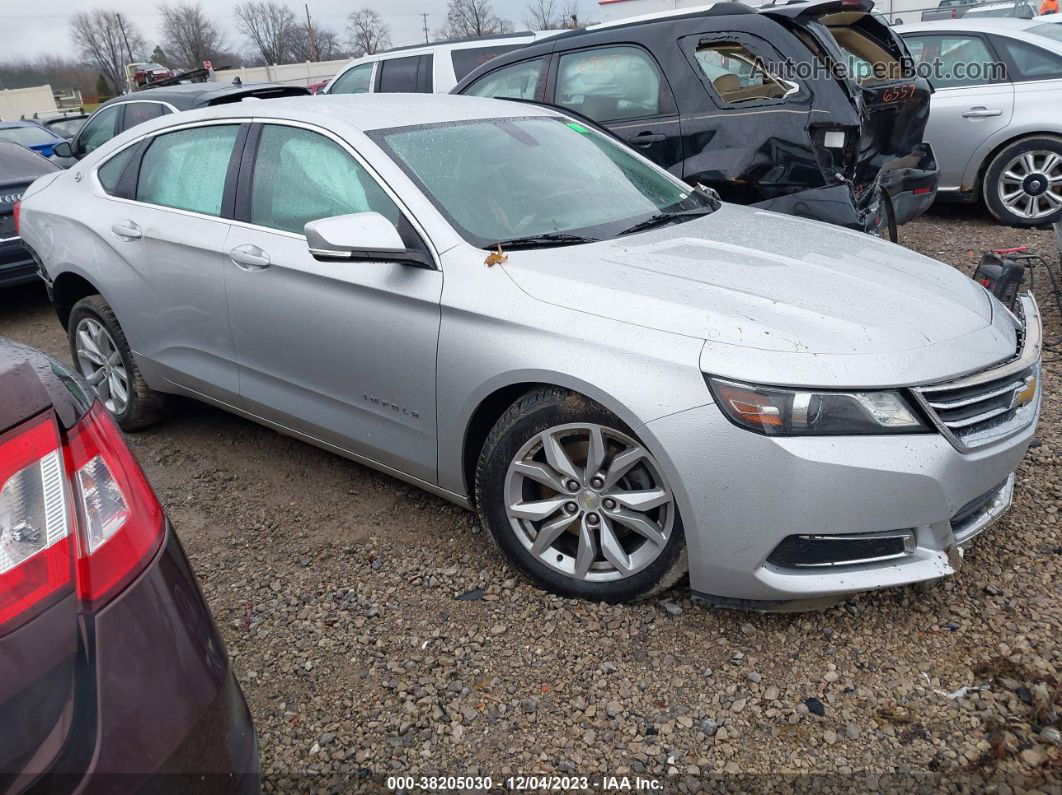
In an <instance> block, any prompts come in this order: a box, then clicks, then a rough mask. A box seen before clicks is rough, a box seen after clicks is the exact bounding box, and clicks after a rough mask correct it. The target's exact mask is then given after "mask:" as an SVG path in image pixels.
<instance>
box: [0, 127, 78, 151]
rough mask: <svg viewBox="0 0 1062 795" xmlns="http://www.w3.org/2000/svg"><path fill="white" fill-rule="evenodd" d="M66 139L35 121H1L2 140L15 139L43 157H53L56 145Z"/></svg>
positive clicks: (0, 133) (0, 132) (0, 136)
mask: <svg viewBox="0 0 1062 795" xmlns="http://www.w3.org/2000/svg"><path fill="white" fill-rule="evenodd" d="M65 140H66V139H65V138H63V137H62V136H61V135H58V134H56V133H53V132H52V131H51V130H49V129H48V128H47V127H44V126H43V125H40V124H37V123H36V122H33V121H4V122H0V141H13V142H15V143H16V144H22V145H23V146H24V147H26V148H27V149H32V150H33V151H34V152H36V153H37V154H39V155H42V156H43V157H51V156H52V150H53V149H54V148H55V145H56V144H58V143H62V142H63V141H65Z"/></svg>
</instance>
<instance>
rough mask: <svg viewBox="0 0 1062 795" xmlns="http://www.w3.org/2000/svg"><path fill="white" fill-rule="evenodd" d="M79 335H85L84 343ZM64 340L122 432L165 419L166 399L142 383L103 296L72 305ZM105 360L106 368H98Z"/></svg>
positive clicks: (79, 367)
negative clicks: (119, 386) (121, 388)
mask: <svg viewBox="0 0 1062 795" xmlns="http://www.w3.org/2000/svg"><path fill="white" fill-rule="evenodd" d="M96 332H99V334H97V333H96ZM82 334H84V335H87V337H88V340H87V341H86V340H85V337H83V336H81V335H82ZM67 337H68V338H69V340H70V357H71V359H72V360H73V362H74V367H75V368H76V369H77V371H78V373H80V374H81V376H82V377H83V378H84V379H85V380H86V381H88V382H89V384H90V386H92V387H93V389H95V391H96V395H97V398H99V400H100V402H101V403H102V404H103V406H104V407H105V408H106V409H107V410H108V411H109V412H110V414H111V416H112V417H114V419H115V421H116V422H117V423H118V425H119V427H121V429H122V430H123V431H136V430H140V429H141V428H146V427H148V426H149V425H152V424H154V423H156V422H158V421H159V420H160V419H161V418H162V417H163V416H165V414H166V409H167V399H166V396H165V395H162V394H160V393H158V392H155V391H154V390H152V389H149V388H148V386H147V384H146V383H144V378H143V376H142V375H141V374H140V369H139V368H138V367H137V366H136V361H135V360H134V359H133V354H132V353H131V352H130V350H129V343H128V342H127V341H126V339H125V333H124V332H123V331H122V327H121V326H120V325H118V319H117V318H116V317H115V316H114V312H113V311H111V307H110V305H109V304H108V303H107V302H106V301H104V300H103V296H101V295H90V296H88V297H87V298H82V299H81V300H80V301H78V302H77V303H76V304H74V306H73V308H72V309H71V310H70V319H69V320H68V322H67ZM93 345H95V348H96V349H95V351H93V349H92V346H93ZM104 359H105V360H107V362H108V365H105V366H100V362H101V361H102V360H104ZM116 381H117V382H118V383H122V384H124V386H125V389H124V394H125V398H124V400H123V399H122V390H119V389H117V388H116V387H115V386H114V384H115V382H116Z"/></svg>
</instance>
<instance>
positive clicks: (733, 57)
mask: <svg viewBox="0 0 1062 795" xmlns="http://www.w3.org/2000/svg"><path fill="white" fill-rule="evenodd" d="M695 55H696V57H697V65H698V66H699V67H700V68H701V71H702V72H703V73H704V76H705V77H707V78H708V80H709V81H710V82H711V84H712V88H713V89H714V90H715V93H716V94H718V95H719V98H720V99H722V100H723V102H725V103H728V104H738V103H741V102H754V101H757V100H769V99H785V98H786V97H787V96H789V95H790V94H794V93H796V92H797V91H798V90H799V86H798V85H797V84H796V83H789V82H786V81H784V80H782V79H781V78H779V77H775V76H774V75H772V74H771V73H769V72H768V71H767V70H766V69H764V68H763V65H762V64H761V63H760V61H759V59H757V58H756V56H755V55H753V54H752V53H751V52H749V51H748V50H747V49H745V48H744V47H742V46H741V45H740V44H737V43H736V42H712V43H711V44H705V45H701V46H698V47H697V50H696V53H695Z"/></svg>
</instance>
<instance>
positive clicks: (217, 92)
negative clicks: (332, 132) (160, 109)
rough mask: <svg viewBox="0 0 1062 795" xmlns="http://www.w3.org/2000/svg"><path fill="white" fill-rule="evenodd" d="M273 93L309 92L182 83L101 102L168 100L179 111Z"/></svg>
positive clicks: (270, 86)
mask: <svg viewBox="0 0 1062 795" xmlns="http://www.w3.org/2000/svg"><path fill="white" fill-rule="evenodd" d="M270 92H278V93H283V94H284V95H286V96H295V95H302V94H308V93H309V92H308V91H307V90H306V89H305V88H304V87H302V86H287V85H284V84H282V83H244V84H242V85H238V86H234V85H232V84H231V83H181V84H179V85H176V86H161V87H159V88H147V89H143V90H141V91H135V92H133V93H132V94H123V95H122V96H120V97H114V98H113V99H109V100H107V101H106V102H104V103H103V104H102V105H100V107H101V108H103V107H107V106H108V105H119V104H121V103H123V102H144V101H148V102H168V103H169V104H171V105H173V106H174V107H175V108H177V109H178V110H188V109H190V108H201V107H204V106H206V105H213V104H216V103H220V102H233V101H235V100H236V99H239V98H240V97H243V96H254V95H256V94H266V93H270Z"/></svg>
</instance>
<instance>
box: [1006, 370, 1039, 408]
mask: <svg viewBox="0 0 1062 795" xmlns="http://www.w3.org/2000/svg"><path fill="white" fill-rule="evenodd" d="M1035 397H1036V376H1035V375H1030V376H1028V377H1027V378H1026V379H1025V382H1024V384H1022V387H1021V389H1017V390H1015V392H1014V397H1013V398H1011V401H1010V407H1011V408H1017V407H1018V406H1027V405H1029V404H1030V403H1032V402H1033V399H1034V398H1035Z"/></svg>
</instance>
